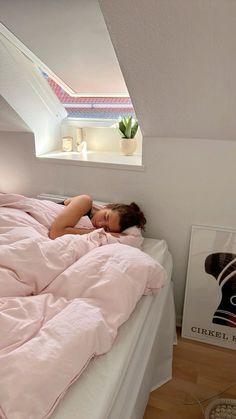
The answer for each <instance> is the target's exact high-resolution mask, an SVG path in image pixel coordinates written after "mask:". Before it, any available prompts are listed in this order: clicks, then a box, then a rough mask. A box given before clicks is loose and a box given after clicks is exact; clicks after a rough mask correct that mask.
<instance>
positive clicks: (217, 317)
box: [205, 252, 236, 327]
mask: <svg viewBox="0 0 236 419" xmlns="http://www.w3.org/2000/svg"><path fill="white" fill-rule="evenodd" d="M205 271H206V273H208V274H210V275H212V276H213V277H214V278H215V279H216V281H217V283H218V285H219V287H220V288H221V294H222V298H221V302H220V304H219V306H218V307H217V309H216V311H215V313H214V315H213V318H212V323H216V324H220V325H222V326H228V327H236V254H234V253H226V252H218V253H212V254H210V255H208V256H207V258H206V260H205Z"/></svg>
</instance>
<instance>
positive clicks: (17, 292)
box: [0, 194, 166, 419]
mask: <svg viewBox="0 0 236 419" xmlns="http://www.w3.org/2000/svg"><path fill="white" fill-rule="evenodd" d="M62 209H63V207H62V208H61V207H60V206H59V205H57V204H55V203H53V202H50V201H39V200H36V199H32V198H26V197H23V196H20V195H13V194H0V244H1V246H0V337H1V339H0V417H1V418H4V419H42V418H48V417H49V416H50V414H51V413H52V411H53V409H54V408H55V406H56V405H57V403H58V402H59V400H60V399H61V397H63V395H64V393H65V391H66V390H67V388H68V387H69V386H70V385H71V383H72V382H73V381H74V380H76V379H77V378H78V377H79V375H80V374H81V373H82V371H83V370H84V368H85V367H86V366H87V364H88V363H89V361H90V360H91V358H92V357H94V356H96V355H101V354H104V353H105V352H107V351H108V350H109V349H110V348H111V346H112V343H113V342H114V339H115V337H116V335H117V330H118V328H119V326H120V325H121V324H122V323H124V322H125V321H126V320H127V319H128V318H129V316H130V314H131V313H132V311H133V310H134V308H135V306H136V304H137V302H138V301H139V299H140V298H141V296H142V295H143V294H148V293H152V292H155V291H157V290H158V289H159V288H161V287H162V286H163V285H164V283H165V275H166V274H165V270H164V269H163V267H162V266H161V265H160V264H158V263H157V262H156V261H155V260H154V259H152V258H151V257H150V256H148V255H147V254H145V253H143V252H142V251H141V250H139V249H138V248H137V247H140V244H141V242H142V237H141V234H140V232H139V230H138V229H136V228H133V229H130V230H129V231H127V233H128V234H127V236H124V237H122V238H121V239H118V238H115V237H113V236H111V235H110V234H109V233H106V232H105V231H104V230H103V229H99V230H95V231H94V232H92V233H89V234H87V235H83V236H80V235H66V236H62V237H59V238H57V239H56V240H50V239H49V238H48V227H49V226H50V224H51V222H52V220H53V219H54V218H55V216H56V215H57V213H58V211H61V210H62ZM89 223H90V220H89V219H88V218H87V217H83V219H82V224H80V225H84V226H89ZM107 244H109V245H107Z"/></svg>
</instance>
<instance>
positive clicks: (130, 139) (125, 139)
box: [118, 115, 139, 156]
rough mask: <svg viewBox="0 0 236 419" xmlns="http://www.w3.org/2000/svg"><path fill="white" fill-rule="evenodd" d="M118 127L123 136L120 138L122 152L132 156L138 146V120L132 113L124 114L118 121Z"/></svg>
mask: <svg viewBox="0 0 236 419" xmlns="http://www.w3.org/2000/svg"><path fill="white" fill-rule="evenodd" d="M118 127H119V132H120V134H121V136H122V138H121V139H120V148H121V152H122V154H124V155H126V156H130V155H132V154H133V153H134V152H135V150H136V148H137V139H136V138H135V135H136V133H137V131H138V127H139V124H138V121H137V119H135V118H133V117H132V115H127V116H123V117H122V118H121V119H120V121H119V123H118Z"/></svg>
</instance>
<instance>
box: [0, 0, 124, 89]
mask: <svg viewBox="0 0 236 419" xmlns="http://www.w3.org/2000/svg"><path fill="white" fill-rule="evenodd" d="M0 7H1V22H2V24H3V25H4V26H5V27H6V28H7V29H8V30H9V31H11V32H12V33H13V34H14V35H15V36H16V37H17V38H18V39H19V40H20V41H21V42H22V43H23V44H24V45H25V46H26V47H27V48H28V49H29V50H30V51H31V52H32V53H33V54H34V55H35V56H37V57H38V58H39V59H40V60H41V62H42V63H44V64H45V65H46V66H47V67H48V68H49V69H50V70H51V71H52V72H53V73H55V74H56V76H57V77H59V78H60V79H61V80H62V81H63V82H64V83H65V84H66V85H67V86H68V87H69V88H70V89H71V90H72V91H74V92H76V93H79V94H81V95H83V94H85V95H86V94H93V95H96V94H97V95H102V94H104V95H106V96H109V95H122V96H123V95H128V92H127V88H126V85H125V82H124V79H123V76H122V73H121V70H120V67H119V64H118V61H117V58H116V55H115V52H114V49H113V46H112V43H111V40H110V37H109V33H108V31H107V28H106V25H105V22H104V19H103V15H102V13H101V10H100V7H99V4H98V1H97V0H76V1H75V0H59V1H58V0H42V1H40V2H39V1H32V0H10V1H9V0H0Z"/></svg>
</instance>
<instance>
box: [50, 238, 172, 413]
mask: <svg viewBox="0 0 236 419" xmlns="http://www.w3.org/2000/svg"><path fill="white" fill-rule="evenodd" d="M143 250H144V251H145V252H146V253H148V254H149V255H150V256H152V257H154V258H155V259H156V260H157V261H158V262H160V263H161V264H162V265H163V266H164V267H165V269H166V271H167V276H168V279H167V284H166V285H165V287H164V288H162V289H161V290H160V291H159V293H158V294H157V295H154V296H143V297H142V298H141V300H140V301H139V302H138V304H137V306H136V308H135V310H134V312H133V313H132V315H131V316H130V318H129V320H128V321H127V322H126V323H125V324H123V325H122V326H121V327H120V329H119V333H118V335H117V338H116V340H115V342H114V344H113V347H112V349H111V350H110V351H109V352H108V353H107V354H105V355H102V356H99V357H96V358H94V359H93V360H92V361H91V362H90V363H89V365H88V366H87V368H86V370H85V371H84V372H83V374H82V375H81V376H80V378H79V379H78V380H77V381H76V382H75V383H73V384H72V385H71V386H70V388H69V390H68V391H67V392H66V394H65V396H64V398H63V399H62V400H61V401H60V403H59V404H58V406H57V408H56V410H55V411H54V413H53V414H52V416H51V418H52V419H65V418H68V419H75V418H76V419H124V418H125V419H137V418H142V417H143V411H144V409H145V406H146V403H147V399H148V395H149V392H150V391H151V390H152V389H154V388H157V387H159V386H160V385H162V384H164V383H165V382H167V381H168V380H170V379H171V374H172V347H173V341H174V335H175V310H174V301H173V290H172V283H171V272H172V257H171V255H170V253H169V251H168V247H167V244H166V242H165V241H164V240H155V239H145V240H144V244H143ZM147 342H148V345H147ZM78 356H79V354H78Z"/></svg>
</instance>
